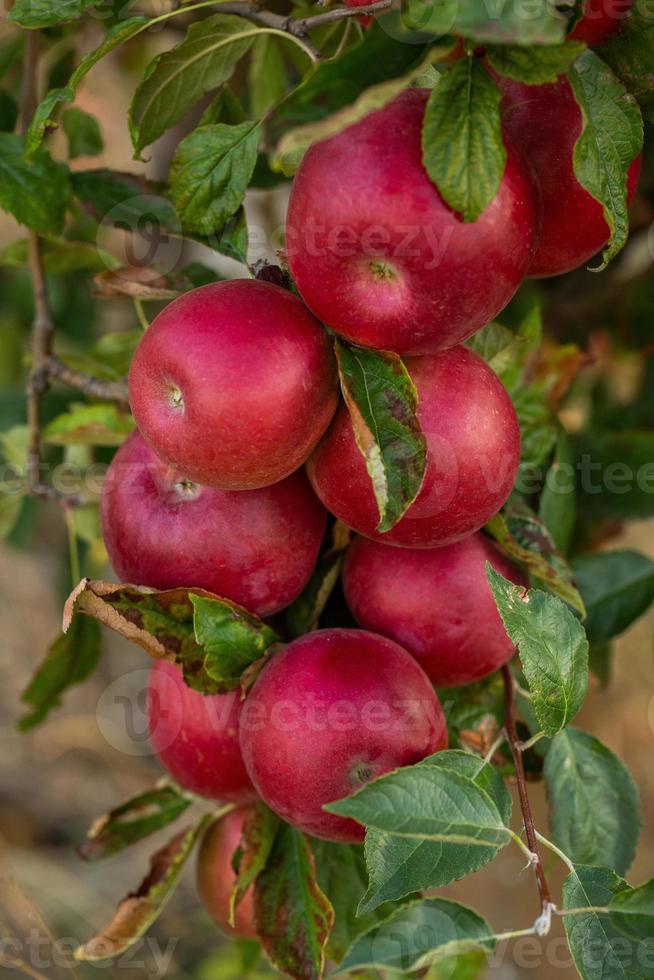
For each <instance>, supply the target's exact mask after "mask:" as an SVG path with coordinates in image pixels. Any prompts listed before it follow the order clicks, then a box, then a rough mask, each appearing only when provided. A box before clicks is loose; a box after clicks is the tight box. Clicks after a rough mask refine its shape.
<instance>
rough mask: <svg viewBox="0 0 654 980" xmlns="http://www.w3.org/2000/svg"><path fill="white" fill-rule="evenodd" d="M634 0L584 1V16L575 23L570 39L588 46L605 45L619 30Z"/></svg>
mask: <svg viewBox="0 0 654 980" xmlns="http://www.w3.org/2000/svg"><path fill="white" fill-rule="evenodd" d="M633 2H634V0H586V3H585V4H584V15H583V17H582V18H581V20H579V21H577V23H576V24H575V26H574V29H573V30H572V32H571V34H570V37H571V38H572V40H573V41H585V42H586V44H589V45H598V44H605V43H606V42H607V41H608V40H610V38H612V37H614V36H615V35H616V34H617V33H618V31H619V30H620V25H621V24H622V21H623V20H624V19H625V17H626V16H627V15H628V14H629V11H630V10H631V8H632V6H633Z"/></svg>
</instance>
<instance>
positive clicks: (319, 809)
mask: <svg viewBox="0 0 654 980" xmlns="http://www.w3.org/2000/svg"><path fill="white" fill-rule="evenodd" d="M239 730H240V739H241V748H242V751H243V758H244V760H245V765H246V767H247V770H248V772H249V774H250V778H251V779H252V782H253V784H254V786H255V787H256V789H257V791H258V792H259V794H260V796H261V797H262V799H263V800H264V802H265V803H267V804H268V806H269V807H270V808H271V809H272V810H274V811H275V812H276V813H277V814H278V815H279V816H280V817H282V819H284V820H286V821H288V822H289V823H291V824H293V825H294V826H296V827H299V828H300V829H301V830H303V831H305V832H306V833H308V834H312V835H313V836H315V837H322V838H324V839H325V840H333V841H341V842H343V843H360V842H361V841H362V840H363V837H364V830H363V827H362V826H360V825H359V824H357V823H356V822H355V821H354V820H350V819H348V818H345V817H339V816H336V815H335V814H331V813H327V812H326V811H325V810H323V806H324V805H325V804H327V803H333V802H335V801H336V800H339V799H342V798H343V797H345V796H349V795H350V794H351V793H353V792H354V791H355V790H357V789H358V788H360V787H361V786H362V785H364V784H365V783H366V782H368V781H369V780H371V779H376V778H377V777H378V776H381V775H383V774H384V773H386V772H389V771H390V770H392V769H396V768H398V767H400V766H409V765H412V764H413V763H416V762H419V761H420V760H421V759H424V758H425V756H428V755H431V754H433V753H434V752H438V751H440V750H441V749H444V748H447V729H446V725H445V717H444V715H443V711H442V708H441V705H440V702H439V700H438V697H437V696H436V693H435V692H434V689H433V687H432V685H431V684H430V682H429V680H428V678H427V676H426V675H425V673H424V671H423V670H422V668H421V667H420V666H419V665H418V663H417V661H416V660H414V659H413V657H411V656H410V655H409V654H408V653H407V652H406V650H403V649H402V647H400V646H398V645H397V644H396V643H393V642H391V641H390V640H387V639H384V638H383V637H381V636H377V635H376V634H374V633H368V632H365V631H363V630H351V629H327V630H318V631H316V632H314V633H308V634H306V635H305V636H303V637H301V638H300V639H298V640H294V641H293V642H292V643H290V644H289V645H288V646H287V647H285V648H284V650H282V651H281V652H280V653H277V654H275V655H274V656H273V658H272V659H271V660H270V661H269V663H268V664H267V665H266V666H265V667H264V669H263V671H262V672H261V674H260V675H259V677H258V678H257V680H256V682H255V684H254V686H253V687H252V689H251V691H250V692H249V694H248V696H247V698H246V700H245V702H244V705H243V709H242V711H241V717H240V722H239Z"/></svg>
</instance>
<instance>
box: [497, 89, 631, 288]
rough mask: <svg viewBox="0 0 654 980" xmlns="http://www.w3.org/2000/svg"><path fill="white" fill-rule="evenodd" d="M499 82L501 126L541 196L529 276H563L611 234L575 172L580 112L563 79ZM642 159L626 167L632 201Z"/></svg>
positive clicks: (601, 244)
mask: <svg viewBox="0 0 654 980" xmlns="http://www.w3.org/2000/svg"><path fill="white" fill-rule="evenodd" d="M498 82H499V85H500V87H501V89H502V92H503V93H504V130H505V132H506V133H507V134H508V136H509V139H510V140H511V141H512V142H513V143H514V144H515V145H516V146H519V147H520V148H521V151H522V152H523V153H524V155H525V160H527V161H528V162H529V163H530V165H531V167H532V171H533V175H534V178H535V180H536V183H537V184H538V186H539V187H540V192H541V197H542V223H541V233H540V239H539V243H538V246H537V248H536V253H535V255H534V257H533V261H532V263H531V265H530V267H529V275H530V276H532V277H534V278H540V277H543V276H557V275H561V274H562V273H564V272H569V271H570V270H571V269H576V268H577V266H580V265H583V264H584V263H585V262H588V260H589V259H591V258H592V257H593V256H594V255H596V253H597V252H599V251H600V250H601V249H602V248H604V246H605V245H606V243H607V241H608V239H609V234H610V232H609V226H608V225H607V223H606V220H605V218H604V209H603V207H602V205H601V204H600V203H599V201H596V200H595V198H594V197H592V196H591V195H590V194H589V193H588V191H586V190H584V188H583V187H582V186H581V184H580V183H579V181H578V180H577V178H576V176H575V173H574V166H573V153H574V148H575V144H576V142H577V140H578V138H579V136H580V135H581V131H582V125H583V121H582V115H581V110H580V108H579V106H578V104H577V102H576V100H575V97H574V95H573V93H572V89H571V87H570V83H569V82H568V80H567V79H566V78H564V77H562V78H560V79H559V80H558V81H557V82H556V83H555V84H553V85H522V84H521V83H520V82H513V81H510V80H509V79H506V78H502V79H499V80H498ZM641 163H642V157H640V156H639V157H637V158H636V159H635V160H634V162H633V163H632V165H631V168H630V170H629V175H628V179H627V190H628V196H629V199H630V200H631V198H632V197H633V195H634V193H635V190H636V185H637V183H638V178H639V176H640V168H641Z"/></svg>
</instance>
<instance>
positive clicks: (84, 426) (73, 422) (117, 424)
mask: <svg viewBox="0 0 654 980" xmlns="http://www.w3.org/2000/svg"><path fill="white" fill-rule="evenodd" d="M133 429H134V419H133V418H132V416H131V415H130V414H129V412H127V411H125V410H124V409H121V408H119V407H118V406H117V405H115V404H114V403H113V402H95V403H94V404H92V405H86V404H73V405H71V406H70V407H69V409H68V411H67V412H64V413H63V414H62V415H57V416H56V418H54V419H52V421H51V422H48V424H47V425H46V426H45V428H44V429H43V439H44V441H45V442H49V443H52V444H53V445H55V446H120V445H121V444H122V443H123V442H124V441H125V439H126V438H127V436H128V435H129V434H130V432H132V431H133Z"/></svg>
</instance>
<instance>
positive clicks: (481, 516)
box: [307, 347, 520, 548]
mask: <svg viewBox="0 0 654 980" xmlns="http://www.w3.org/2000/svg"><path fill="white" fill-rule="evenodd" d="M405 364H406V367H407V369H408V371H409V374H410V375H411V378H412V380H413V382H414V384H415V386H416V389H417V392H418V420H419V422H420V426H421V428H422V431H423V433H424V434H425V437H426V440H427V471H426V474H425V480H424V483H423V486H422V489H421V491H420V493H419V494H418V496H417V498H416V500H415V501H414V503H413V504H412V505H411V506H410V507H409V509H408V510H407V512H406V514H405V515H404V517H402V518H401V519H400V521H399V522H398V523H397V524H396V525H395V527H394V528H392V529H391V530H390V531H387V532H385V533H384V534H381V533H380V532H378V531H377V530H376V528H377V525H378V523H379V512H378V509H377V503H376V501H375V497H374V494H373V489H372V483H371V480H370V477H369V475H368V472H367V470H366V466H365V461H364V459H363V456H362V455H361V453H360V451H359V448H358V446H357V444H356V442H355V438H354V431H353V428H352V422H351V419H350V414H349V412H348V410H347V408H346V407H345V406H342V407H341V408H340V409H339V411H338V412H337V414H336V417H335V419H334V421H333V423H332V425H331V427H330V428H329V430H328V432H327V434H326V435H325V436H324V438H323V440H322V441H321V443H320V445H319V446H318V448H317V449H316V451H315V453H314V454H313V456H312V457H311V459H310V460H309V462H308V464H307V472H308V473H309V478H310V479H311V482H312V484H313V486H314V488H315V490H316V493H317V494H318V496H319V497H320V499H321V500H322V502H323V503H324V504H325V506H326V507H327V509H328V510H330V511H331V512H332V513H333V514H335V515H336V516H337V517H339V518H340V519H341V520H342V521H343V523H344V524H347V525H348V527H351V528H353V529H354V530H355V531H358V532H359V533H360V534H363V535H365V536H366V537H370V538H374V539H376V540H379V541H385V542H386V543H387V544H394V545H400V546H403V547H407V548H433V547H437V546H439V545H444V544H450V543H452V542H454V541H459V540H461V539H462V538H465V537H468V535H470V534H473V533H474V532H475V531H478V530H479V528H481V527H482V526H483V525H484V524H485V523H486V522H487V521H488V520H489V519H490V518H491V517H492V516H493V515H494V514H496V513H497V511H498V510H499V509H500V508H501V507H502V505H503V504H504V502H505V501H506V499H507V497H508V496H509V493H510V492H511V489H512V487H513V484H514V481H515V477H516V473H517V468H518V463H519V460H520V430H519V426H518V420H517V418H516V414H515V410H514V408H513V405H512V403H511V399H510V398H509V396H508V394H507V392H506V389H505V388H504V386H503V385H502V383H501V382H500V381H499V379H498V378H497V376H496V375H495V374H494V373H493V371H492V370H491V369H490V368H489V367H488V365H487V364H486V363H485V361H483V360H482V359H481V358H480V357H478V355H477V354H475V353H473V351H471V350H469V349H468V348H466V347H453V348H451V349H450V350H447V351H442V352H441V353H440V354H434V355H431V356H425V357H415V358H407V359H406V360H405Z"/></svg>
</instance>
